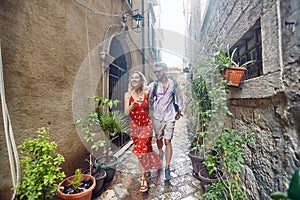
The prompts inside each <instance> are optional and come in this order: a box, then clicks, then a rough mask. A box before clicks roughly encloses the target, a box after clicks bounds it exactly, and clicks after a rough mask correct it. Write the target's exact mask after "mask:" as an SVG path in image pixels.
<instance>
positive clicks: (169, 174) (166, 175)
mask: <svg viewBox="0 0 300 200" xmlns="http://www.w3.org/2000/svg"><path fill="white" fill-rule="evenodd" d="M171 178H172V177H171V172H170V168H168V169H165V180H166V181H169V180H171Z"/></svg>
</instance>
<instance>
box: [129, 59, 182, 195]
mask: <svg viewBox="0 0 300 200" xmlns="http://www.w3.org/2000/svg"><path fill="white" fill-rule="evenodd" d="M167 69H168V68H167V65H166V64H165V63H156V64H155V65H154V73H155V75H156V78H157V80H156V81H154V82H152V83H150V84H149V86H148V87H147V89H146V85H147V81H146V78H145V76H144V75H143V74H142V73H141V72H139V71H134V72H132V73H131V74H130V78H129V88H128V92H126V93H125V96H124V112H125V114H126V115H129V116H130V122H129V125H130V135H131V138H132V140H133V142H134V148H133V153H134V154H135V155H136V156H137V157H138V159H139V162H140V165H141V169H142V178H141V188H140V191H141V192H146V191H147V190H148V183H147V179H146V176H147V175H149V170H151V169H152V170H155V171H156V172H157V171H158V169H159V167H160V166H162V160H163V159H164V157H165V170H164V171H165V180H170V179H171V175H170V162H171V158H172V144H171V140H172V137H173V133H174V126H175V121H176V120H178V119H179V118H180V116H181V110H182V97H181V94H180V92H179V88H178V87H177V83H176V82H175V81H174V80H173V79H171V78H169V77H167ZM150 101H152V102H153V105H152V108H153V116H152V118H150V114H149V106H150V105H149V102H150ZM175 101H176V104H177V105H178V109H175V107H174V104H175ZM153 130H154V133H155V137H156V143H157V147H158V151H159V152H158V154H157V153H156V152H154V151H153V149H152V134H153ZM163 145H165V151H163ZM164 154H165V156H164Z"/></svg>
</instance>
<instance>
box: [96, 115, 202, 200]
mask: <svg viewBox="0 0 300 200" xmlns="http://www.w3.org/2000/svg"><path fill="white" fill-rule="evenodd" d="M186 124H187V119H185V118H182V119H180V120H179V121H178V122H177V123H176V127H175V133H174V138H173V140H172V144H173V158H172V162H171V167H170V169H171V176H172V177H173V179H171V181H164V173H163V172H161V173H158V174H155V173H152V174H151V177H150V178H148V185H149V190H148V192H145V193H141V192H140V191H139V189H140V173H139V172H140V170H139V164H138V160H137V158H136V156H135V155H134V154H133V153H132V148H133V145H131V146H130V147H129V148H128V149H126V150H125V151H124V152H123V153H122V154H121V155H120V156H119V161H120V162H119V165H118V167H117V171H116V175H115V177H114V180H113V181H112V182H111V183H110V184H109V185H106V186H105V188H104V191H103V193H102V194H101V195H100V196H99V197H97V198H94V199H93V200H104V199H105V200H107V199H109V200H121V199H122V200H144V199H154V200H164V199H182V200H193V199H199V197H200V196H201V194H202V188H201V186H200V181H199V180H197V179H196V178H194V177H193V176H192V173H191V172H192V166H191V161H190V158H189V157H188V155H187V154H188V148H189V146H190V143H189V140H188V133H187V129H186ZM153 148H154V150H155V151H156V152H157V147H156V144H155V141H154V139H153Z"/></svg>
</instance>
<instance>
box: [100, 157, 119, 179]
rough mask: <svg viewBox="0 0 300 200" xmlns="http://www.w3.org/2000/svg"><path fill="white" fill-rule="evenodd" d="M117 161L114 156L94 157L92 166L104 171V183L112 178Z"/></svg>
mask: <svg viewBox="0 0 300 200" xmlns="http://www.w3.org/2000/svg"><path fill="white" fill-rule="evenodd" d="M118 163H119V159H118V158H117V157H116V156H99V157H97V158H96V159H95V162H94V166H95V167H96V168H101V169H103V170H105V171H106V178H105V179H104V184H106V183H110V182H111V181H112V180H113V179H114V176H115V173H116V168H117V165H118Z"/></svg>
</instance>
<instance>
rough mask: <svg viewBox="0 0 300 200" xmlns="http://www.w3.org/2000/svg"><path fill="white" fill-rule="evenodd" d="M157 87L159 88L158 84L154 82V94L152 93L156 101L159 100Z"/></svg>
mask: <svg viewBox="0 0 300 200" xmlns="http://www.w3.org/2000/svg"><path fill="white" fill-rule="evenodd" d="M157 87H158V82H157V81H154V85H153V92H152V96H153V99H154V98H155V99H154V101H156V100H157Z"/></svg>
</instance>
